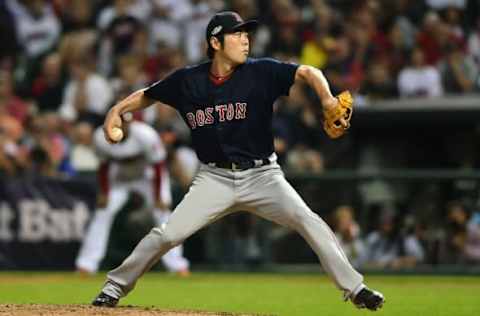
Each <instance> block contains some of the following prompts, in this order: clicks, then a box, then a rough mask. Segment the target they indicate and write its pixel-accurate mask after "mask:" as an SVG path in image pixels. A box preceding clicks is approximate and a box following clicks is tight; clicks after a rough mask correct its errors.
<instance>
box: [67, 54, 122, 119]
mask: <svg viewBox="0 0 480 316" xmlns="http://www.w3.org/2000/svg"><path fill="white" fill-rule="evenodd" d="M92 61H93V60H92V58H91V57H90V56H84V57H83V58H81V59H79V60H76V61H73V62H72V64H71V65H70V66H69V71H70V76H71V80H70V82H68V84H67V86H66V88H65V91H64V94H63V102H62V105H61V107H60V115H61V116H62V118H63V119H65V120H67V121H75V120H80V121H81V120H85V121H87V122H89V123H91V124H92V125H93V126H98V125H100V124H102V123H103V116H104V114H105V112H106V111H107V109H108V107H109V106H110V103H111V102H112V101H113V93H112V89H111V87H110V85H109V83H108V82H107V81H106V80H105V78H103V77H102V76H101V75H99V74H97V73H95V72H94V70H93V67H92V66H93V65H92Z"/></svg>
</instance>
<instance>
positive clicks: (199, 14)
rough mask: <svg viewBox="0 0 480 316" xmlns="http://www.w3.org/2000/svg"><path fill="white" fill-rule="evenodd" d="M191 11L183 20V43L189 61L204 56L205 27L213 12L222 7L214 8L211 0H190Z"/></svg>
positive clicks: (198, 60) (198, 59)
mask: <svg viewBox="0 0 480 316" xmlns="http://www.w3.org/2000/svg"><path fill="white" fill-rule="evenodd" d="M190 3H191V12H190V15H189V16H188V18H186V19H185V20H184V21H183V24H184V25H183V27H184V29H183V32H184V36H183V43H182V47H183V48H184V52H185V57H186V59H187V61H188V62H189V63H195V62H200V61H201V60H202V59H204V58H205V52H206V49H205V31H204V30H205V28H206V27H207V24H208V21H209V20H210V18H211V17H212V16H213V14H214V13H215V12H216V11H217V10H218V11H221V9H222V8H215V7H214V6H213V1H202V0H190Z"/></svg>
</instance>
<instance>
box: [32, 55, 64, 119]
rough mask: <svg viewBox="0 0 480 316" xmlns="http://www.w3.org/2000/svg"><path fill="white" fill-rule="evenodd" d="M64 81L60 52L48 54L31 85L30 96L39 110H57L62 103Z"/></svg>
mask: <svg viewBox="0 0 480 316" xmlns="http://www.w3.org/2000/svg"><path fill="white" fill-rule="evenodd" d="M65 83H66V78H65V74H64V72H63V69H62V60H61V58H60V54H58V53H53V54H50V55H48V56H47V57H46V58H45V59H44V60H43V65H42V71H41V73H40V75H39V76H38V77H37V78H36V79H35V80H34V81H33V86H32V96H33V98H34V100H35V101H36V103H37V107H38V110H39V111H40V112H48V111H57V110H58V108H59V107H60V105H61V104H62V99H63V91H64V89H65Z"/></svg>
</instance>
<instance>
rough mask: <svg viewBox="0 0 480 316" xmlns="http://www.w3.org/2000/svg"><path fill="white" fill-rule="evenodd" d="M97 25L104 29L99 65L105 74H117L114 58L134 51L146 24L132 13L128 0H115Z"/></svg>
mask: <svg viewBox="0 0 480 316" xmlns="http://www.w3.org/2000/svg"><path fill="white" fill-rule="evenodd" d="M97 26H98V27H99V28H100V29H101V30H102V31H103V32H102V36H101V42H100V60H99V67H100V69H101V71H100V72H101V73H102V74H103V75H105V76H111V75H112V74H115V69H112V66H114V65H112V60H115V59H116V58H118V57H120V56H122V55H125V54H129V53H131V52H132V49H133V46H134V43H135V41H136V37H138V36H141V35H140V34H141V32H142V31H143V28H144V25H143V24H142V22H141V20H140V19H139V18H137V17H135V15H134V14H133V13H132V7H131V3H130V1H128V0H115V1H114V2H113V6H112V7H107V8H105V9H104V10H103V11H102V12H101V13H100V17H99V18H98V22H97Z"/></svg>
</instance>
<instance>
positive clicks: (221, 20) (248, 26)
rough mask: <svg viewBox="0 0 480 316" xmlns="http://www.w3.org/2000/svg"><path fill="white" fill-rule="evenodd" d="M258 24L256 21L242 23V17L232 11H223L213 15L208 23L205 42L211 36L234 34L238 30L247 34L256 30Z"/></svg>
mask: <svg viewBox="0 0 480 316" xmlns="http://www.w3.org/2000/svg"><path fill="white" fill-rule="evenodd" d="M257 26H258V22H257V21H256V20H248V21H244V20H243V19H242V17H241V16H240V15H239V14H238V13H236V12H233V11H223V12H219V13H217V14H215V15H214V16H213V17H212V19H211V20H210V22H208V26H207V33H206V38H207V42H208V41H209V40H210V37H212V36H219V35H221V34H227V33H235V32H236V31H238V30H246V31H247V32H249V31H252V30H254V29H256V28H257Z"/></svg>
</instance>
